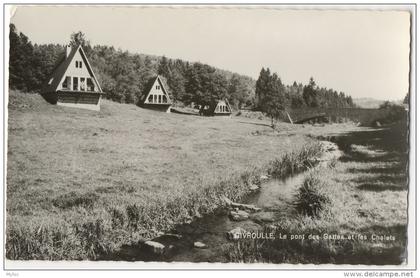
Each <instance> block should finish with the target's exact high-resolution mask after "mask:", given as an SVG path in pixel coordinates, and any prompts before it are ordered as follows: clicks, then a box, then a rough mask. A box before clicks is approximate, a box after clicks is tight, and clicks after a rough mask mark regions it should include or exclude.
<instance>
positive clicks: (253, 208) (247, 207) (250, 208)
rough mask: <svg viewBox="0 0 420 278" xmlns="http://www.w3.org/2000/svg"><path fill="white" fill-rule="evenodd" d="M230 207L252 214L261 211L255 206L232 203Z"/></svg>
mask: <svg viewBox="0 0 420 278" xmlns="http://www.w3.org/2000/svg"><path fill="white" fill-rule="evenodd" d="M230 206H231V207H233V208H237V209H240V210H247V211H251V212H257V211H260V210H261V209H260V208H257V207H256V206H254V205H248V204H240V203H234V202H232V203H231V204H230Z"/></svg>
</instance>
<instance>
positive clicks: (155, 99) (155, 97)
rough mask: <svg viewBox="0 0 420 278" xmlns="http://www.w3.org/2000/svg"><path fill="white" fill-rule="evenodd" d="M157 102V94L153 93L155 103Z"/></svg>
mask: <svg viewBox="0 0 420 278" xmlns="http://www.w3.org/2000/svg"><path fill="white" fill-rule="evenodd" d="M156 102H157V95H153V103H156Z"/></svg>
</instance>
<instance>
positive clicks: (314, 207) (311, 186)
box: [294, 175, 330, 217]
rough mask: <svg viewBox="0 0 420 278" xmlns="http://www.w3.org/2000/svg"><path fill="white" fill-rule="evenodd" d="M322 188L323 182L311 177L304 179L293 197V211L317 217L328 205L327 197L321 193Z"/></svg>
mask: <svg viewBox="0 0 420 278" xmlns="http://www.w3.org/2000/svg"><path fill="white" fill-rule="evenodd" d="M323 186H324V185H323V182H322V181H321V180H319V179H317V178H316V177H314V176H313V175H312V176H309V177H308V178H306V179H305V181H304V182H303V184H302V186H301V187H299V189H298V193H297V194H296V196H295V202H294V206H295V209H296V210H297V211H298V212H299V213H302V214H304V215H307V216H311V217H317V216H319V214H320V212H321V211H322V210H323V209H324V208H325V206H326V205H327V204H329V203H330V199H329V197H328V196H327V195H326V194H325V192H323V191H322V187H323Z"/></svg>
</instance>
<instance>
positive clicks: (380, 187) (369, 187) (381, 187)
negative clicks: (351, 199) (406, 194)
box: [357, 183, 407, 192]
mask: <svg viewBox="0 0 420 278" xmlns="http://www.w3.org/2000/svg"><path fill="white" fill-rule="evenodd" d="M357 188H358V189H360V190H366V191H375V192H380V191H387V190H389V191H404V190H407V186H401V185H395V184H381V183H364V184H360V185H358V186H357Z"/></svg>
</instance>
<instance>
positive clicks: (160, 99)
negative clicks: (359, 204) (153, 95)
mask: <svg viewBox="0 0 420 278" xmlns="http://www.w3.org/2000/svg"><path fill="white" fill-rule="evenodd" d="M159 103H162V96H161V95H159Z"/></svg>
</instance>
